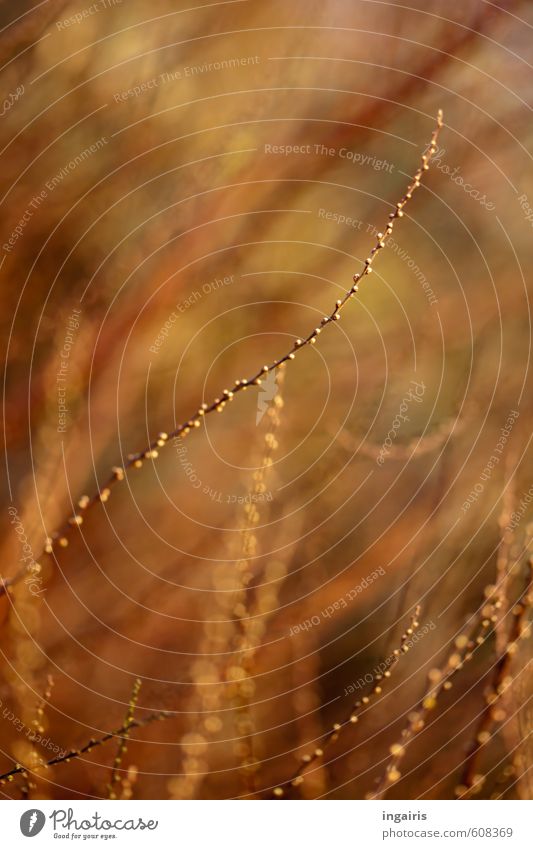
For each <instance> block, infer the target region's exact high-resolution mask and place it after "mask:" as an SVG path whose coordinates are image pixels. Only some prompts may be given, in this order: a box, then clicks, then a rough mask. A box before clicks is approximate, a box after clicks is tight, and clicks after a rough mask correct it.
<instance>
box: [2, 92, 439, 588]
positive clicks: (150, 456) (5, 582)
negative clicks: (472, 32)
mask: <svg viewBox="0 0 533 849" xmlns="http://www.w3.org/2000/svg"><path fill="white" fill-rule="evenodd" d="M441 127H442V111H441V110H440V109H439V111H438V114H437V123H436V126H435V129H434V130H433V133H432V135H431V140H430V143H429V145H428V147H427V149H426V150H425V152H424V153H423V154H422V161H421V164H420V166H419V168H418V169H417V171H416V173H415V175H414V177H413V178H412V180H411V182H410V183H409V185H408V187H407V189H406V192H405V194H404V195H403V197H402V198H401V200H399V201H398V203H397V204H396V206H395V209H394V212H391V213H390V214H389V220H388V223H387V225H386V227H385V229H384V232H383V233H381V232H380V233H378V235H377V241H376V243H375V245H374V247H373V248H372V249H371V251H370V253H369V255H368V257H367V258H366V259H365V261H364V265H363V269H362V270H361V271H360V272H358V273H357V274H354V277H353V285H352V286H351V287H350V288H349V289H348V290H347V292H346V293H345V295H344V297H343V298H339V299H338V300H337V301H336V302H335V306H334V308H333V309H332V311H331V312H330V313H329V314H328V315H325V316H324V318H323V319H322V321H321V323H320V325H319V326H318V327H315V328H314V329H313V330H312V331H311V332H310V333H309V334H308V335H307V336H305V337H304V338H299V339H296V340H295V342H294V343H293V345H292V347H291V348H290V350H289V351H287V353H285V354H283V355H282V356H281V357H279V358H278V359H277V360H274V362H272V363H270V365H264V366H262V368H260V369H259V371H258V372H256V373H255V374H253V375H252V376H251V377H248V378H245V379H244V380H236V381H235V383H234V385H233V388H232V389H224V391H223V393H222V394H221V395H220V396H219V397H218V398H215V399H214V401H212V402H211V403H210V404H205V403H204V404H202V405H201V407H200V408H199V409H198V410H197V411H196V412H195V413H194V414H193V415H192V416H191V418H190V419H188V420H187V421H185V422H182V423H181V424H180V425H178V427H177V428H175V429H174V430H173V431H172V432H171V433H166V432H164V431H163V432H161V433H159V435H158V436H157V438H156V439H155V440H153V441H152V442H151V443H150V444H149V445H148V446H147V448H145V449H144V450H143V451H138V452H137V453H134V454H130V455H129V457H128V461H127V463H126V464H125V465H124V467H119V466H113V468H112V474H111V476H110V477H109V478H108V480H107V481H106V483H105V484H104V486H103V487H101V488H100V489H99V490H98V491H97V492H96V493H95V494H94V495H93V496H92V497H89V496H88V495H83V496H82V497H81V498H80V499H79V501H78V508H79V510H78V512H76V513H74V515H72V516H71V517H70V518H69V519H68V520H67V521H66V522H65V524H64V525H63V527H62V528H60V529H59V530H58V531H57V532H55V533H54V534H53V535H52V536H51V537H48V538H47V540H46V543H45V547H44V550H43V551H42V552H41V555H40V556H39V558H38V559H40V558H41V557H43V556H44V555H51V554H52V553H53V550H54V546H56V544H58V545H59V546H60V548H66V547H67V546H68V544H69V539H68V537H69V534H70V532H71V531H72V529H73V528H76V527H79V526H80V525H81V524H82V523H83V515H82V514H83V513H85V512H86V511H87V510H88V509H90V508H91V507H92V506H94V505H95V504H97V503H100V502H106V501H107V500H108V498H109V496H110V494H111V489H112V487H114V486H115V485H116V483H118V482H119V481H123V480H124V477H125V474H126V471H128V470H130V469H140V468H141V467H142V465H143V463H144V461H145V460H155V459H156V458H157V457H158V455H159V449H161V448H164V446H165V445H166V444H167V442H168V440H169V439H175V438H176V437H181V438H184V437H186V436H187V434H188V433H190V431H191V430H193V429H194V428H197V427H200V425H201V423H202V420H203V418H204V417H205V416H207V415H209V414H210V413H213V412H215V411H216V412H222V411H223V410H224V408H225V406H226V404H227V403H228V402H230V401H232V400H233V398H234V397H235V396H236V395H237V394H238V393H240V392H244V391H245V390H246V389H248V387H250V386H259V385H260V384H261V382H262V380H263V378H264V377H266V375H267V374H268V373H269V372H272V371H275V370H276V369H278V368H279V367H280V366H281V365H283V364H284V363H287V362H290V361H291V360H294V359H295V357H296V355H297V353H299V351H300V350H302V349H303V348H305V347H307V346H309V345H314V344H315V343H316V341H317V339H318V337H319V335H320V333H321V332H322V330H323V329H324V327H326V326H328V325H329V324H334V323H335V322H336V321H338V320H339V319H340V317H341V311H342V310H343V308H344V307H345V306H346V304H347V303H348V301H349V300H351V299H352V298H353V297H354V296H355V295H356V294H357V292H358V291H359V286H360V284H361V282H362V281H363V279H364V278H365V277H367V276H368V275H369V274H371V272H372V266H373V263H374V261H375V258H376V256H377V255H378V253H379V252H380V251H381V250H382V249H383V248H384V247H385V244H386V239H387V238H388V237H389V236H390V235H391V233H392V231H393V229H394V224H395V223H396V220H397V219H398V218H402V217H403V215H404V207H405V206H406V204H407V203H408V201H409V200H410V199H411V198H412V196H413V194H414V192H415V191H416V190H417V189H418V188H419V186H420V183H421V180H422V176H423V174H424V172H425V171H427V170H428V169H429V163H430V160H431V157H432V156H433V154H434V153H435V151H436V149H437V138H438V135H439V131H440V129H441ZM26 574H27V569H26V568H24V569H21V570H20V571H19V572H17V573H16V574H15V575H14V576H13V577H11V578H2V579H0V596H2V595H4V594H5V593H6V592H8V591H9V588H10V587H12V586H13V585H14V584H16V583H17V582H18V581H19V580H21V579H22V578H23V577H24V575H26Z"/></svg>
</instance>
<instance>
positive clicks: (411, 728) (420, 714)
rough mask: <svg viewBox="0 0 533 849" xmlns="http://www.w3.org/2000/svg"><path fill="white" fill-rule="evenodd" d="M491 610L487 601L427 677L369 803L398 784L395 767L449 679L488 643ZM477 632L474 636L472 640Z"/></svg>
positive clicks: (449, 682) (447, 687) (433, 707)
mask: <svg viewBox="0 0 533 849" xmlns="http://www.w3.org/2000/svg"><path fill="white" fill-rule="evenodd" d="M494 609H495V608H494V604H492V603H491V602H490V601H489V602H488V603H487V604H486V605H484V606H483V608H482V610H481V616H480V617H476V618H475V620H474V621H473V623H472V625H471V626H470V628H469V629H468V632H467V633H466V634H460V635H459V636H458V637H457V638H456V640H455V644H454V647H453V649H452V650H451V651H450V654H449V655H448V658H447V660H446V663H445V665H444V667H443V668H442V669H437V670H432V671H431V672H430V673H429V686H428V688H427V690H426V693H425V695H424V697H423V699H422V701H421V702H420V703H419V705H418V706H417V708H416V710H414V711H413V712H412V713H411V714H410V715H409V721H408V723H407V725H406V726H405V727H404V728H403V729H402V732H401V735H400V740H399V741H398V742H396V743H393V745H392V746H391V747H390V754H391V756H392V757H391V758H390V760H389V762H388V763H387V766H386V768H385V773H384V775H383V776H382V778H381V779H380V780H379V782H378V786H377V788H376V789H375V790H374V791H373V792H372V793H369V794H368V796H367V798H368V799H383V798H384V797H385V795H386V793H387V790H388V789H389V787H391V786H392V785H393V784H396V782H397V781H399V780H400V778H401V773H400V771H399V769H398V767H399V765H400V762H401V761H402V759H403V757H404V756H405V754H406V748H407V746H408V744H409V743H410V742H411V741H412V740H413V738H414V737H416V735H417V734H419V733H420V732H421V731H422V729H423V728H425V726H426V719H427V716H428V715H429V713H430V711H432V710H434V709H435V707H436V706H437V702H438V698H439V696H440V695H441V693H442V692H443V691H445V690H450V689H451V688H452V686H453V685H452V681H451V679H452V678H453V677H454V676H455V675H456V674H457V672H459V671H460V670H461V669H462V668H463V666H464V664H465V663H466V662H468V661H469V660H471V659H472V656H473V651H474V649H475V648H476V646H480V645H482V644H483V643H484V642H485V640H486V639H487V636H488V634H489V632H490V626H491V624H492V625H493V624H494V622H495V618H496V617H495V613H494ZM481 617H483V618H482V620H481V623H479V618H481ZM476 632H477V636H475V637H474V635H475V634H476Z"/></svg>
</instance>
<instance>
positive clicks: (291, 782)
mask: <svg viewBox="0 0 533 849" xmlns="http://www.w3.org/2000/svg"><path fill="white" fill-rule="evenodd" d="M419 615H420V607H417V608H416V610H415V612H414V614H413V616H412V617H411V622H410V625H409V627H408V628H407V629H406V630H405V631H404V632H403V634H402V636H401V640H400V646H399V648H396V649H394V651H393V652H392V655H391V662H390V663H389V664H388V667H387V669H386V670H385V671H384V673H383V675H376V677H375V683H374V684H373V686H372V689H371V690H370V692H369V693H368V695H366V696H363V697H362V698H361V699H358V700H357V701H356V702H355V703H354V704H352V705H351V707H350V710H349V711H348V712H347V715H346V717H345V719H344V720H343V721H342V722H335V723H334V725H333V727H332V729H331V730H330V731H328V733H327V734H326V735H325V737H324V740H323V742H322V744H321V745H320V746H319V747H318V748H316V749H315V750H314V751H313V752H312V754H310V755H304V756H303V757H302V760H301V763H300V765H299V767H298V769H296V770H295V772H294V773H293V774H292V775H291V777H290V778H289V779H288V780H287V781H286V782H284V783H283V784H280V785H278V786H277V787H275V788H274V791H273V793H274V797H275V798H276V799H281V798H282V797H283V796H285V795H286V790H287V789H290V788H291V787H299V786H300V785H301V784H302V783H303V781H304V773H305V772H306V770H308V769H309V767H310V765H311V764H313V763H315V761H317V760H319V759H320V758H321V757H322V756H323V754H324V750H325V749H326V748H327V747H328V746H330V745H331V743H334V742H335V741H336V740H338V738H339V735H340V734H341V732H342V731H343V729H346V728H349V727H350V725H355V724H356V723H358V722H359V716H360V714H361V713H363V711H364V710H365V709H367V705H368V704H369V703H370V700H371V699H372V698H373V697H374V696H379V695H380V694H381V692H382V690H383V684H384V682H385V680H388V679H389V678H390V677H391V674H392V670H393V669H394V667H395V666H396V664H397V663H398V661H399V660H400V658H401V657H402V655H404V654H406V653H407V652H408V651H409V642H410V638H411V636H412V634H413V632H414V630H415V628H418V626H419V624H420V623H419V621H418V617H419Z"/></svg>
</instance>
